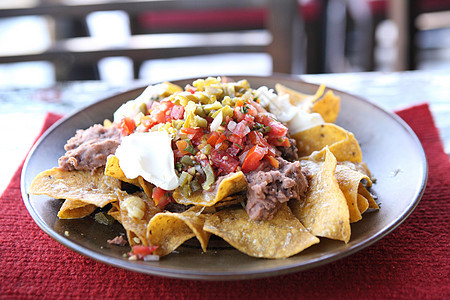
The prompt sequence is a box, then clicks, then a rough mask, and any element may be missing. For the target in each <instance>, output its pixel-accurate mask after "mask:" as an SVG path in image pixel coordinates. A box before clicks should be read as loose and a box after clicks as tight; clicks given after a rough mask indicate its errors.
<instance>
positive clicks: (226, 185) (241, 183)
mask: <svg viewBox="0 0 450 300" xmlns="http://www.w3.org/2000/svg"><path fill="white" fill-rule="evenodd" d="M246 190H247V179H245V175H244V173H242V172H236V173H230V174H229V175H226V176H225V177H222V180H220V182H217V183H216V188H215V189H214V190H212V191H208V192H204V191H198V192H196V193H194V194H193V195H191V196H189V197H185V196H183V195H182V194H181V193H180V192H179V190H175V191H174V192H173V198H174V200H175V201H176V202H177V203H179V204H184V205H191V204H193V205H196V206H213V205H215V204H217V203H218V202H220V201H222V200H223V199H225V198H226V197H228V196H231V195H234V194H237V193H240V192H243V191H246Z"/></svg>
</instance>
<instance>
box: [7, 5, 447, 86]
mask: <svg viewBox="0 0 450 300" xmlns="http://www.w3.org/2000/svg"><path fill="white" fill-rule="evenodd" d="M442 69H445V70H450V1H449V0H410V1H407V0H278V1H276V0H239V1H236V0H228V1H225V0H224V1H220V0H129V1H126V0H14V1H12V0H0V86H3V87H45V86H51V85H52V84H54V83H55V82H62V81H72V80H98V79H99V80H103V81H106V82H109V83H113V84H115V83H117V84H126V83H127V82H131V81H133V80H136V79H140V80H143V81H146V82H156V81H162V80H175V79H178V78H183V77H203V76H209V75H221V74H228V75H233V74H241V75H270V74H273V73H291V74H317V73H342V72H359V71H401V70H442Z"/></svg>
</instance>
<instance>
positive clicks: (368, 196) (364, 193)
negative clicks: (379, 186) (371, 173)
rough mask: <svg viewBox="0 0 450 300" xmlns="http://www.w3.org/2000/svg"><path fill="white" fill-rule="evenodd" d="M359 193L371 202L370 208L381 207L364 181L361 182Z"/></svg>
mask: <svg viewBox="0 0 450 300" xmlns="http://www.w3.org/2000/svg"><path fill="white" fill-rule="evenodd" d="M358 193H359V194H360V195H361V196H363V197H364V198H365V199H366V200H367V202H368V203H369V208H373V209H379V208H380V207H379V206H378V204H377V203H376V202H375V199H373V196H372V194H370V192H369V191H368V190H367V188H366V187H365V186H364V185H363V184H362V183H360V184H359V188H358Z"/></svg>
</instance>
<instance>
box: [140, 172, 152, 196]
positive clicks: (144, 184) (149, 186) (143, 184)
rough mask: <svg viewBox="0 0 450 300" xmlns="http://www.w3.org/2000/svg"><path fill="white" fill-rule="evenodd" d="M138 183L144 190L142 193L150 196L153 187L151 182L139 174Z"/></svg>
mask: <svg viewBox="0 0 450 300" xmlns="http://www.w3.org/2000/svg"><path fill="white" fill-rule="evenodd" d="M137 180H138V183H139V184H138V185H139V186H140V187H141V188H142V189H143V190H144V193H145V194H146V195H147V196H148V197H149V198H152V194H153V188H154V187H155V186H154V185H153V184H151V183H150V182H148V181H147V180H145V179H144V178H143V177H142V176H139V177H138V178H137Z"/></svg>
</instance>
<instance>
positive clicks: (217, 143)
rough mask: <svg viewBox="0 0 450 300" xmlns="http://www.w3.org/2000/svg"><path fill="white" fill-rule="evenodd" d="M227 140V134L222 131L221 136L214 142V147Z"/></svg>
mask: <svg viewBox="0 0 450 300" xmlns="http://www.w3.org/2000/svg"><path fill="white" fill-rule="evenodd" d="M226 140H227V136H226V135H225V134H223V133H221V134H220V136H219V137H218V138H217V140H216V143H215V144H214V147H216V146H217V145H219V144H221V143H223V141H226Z"/></svg>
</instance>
